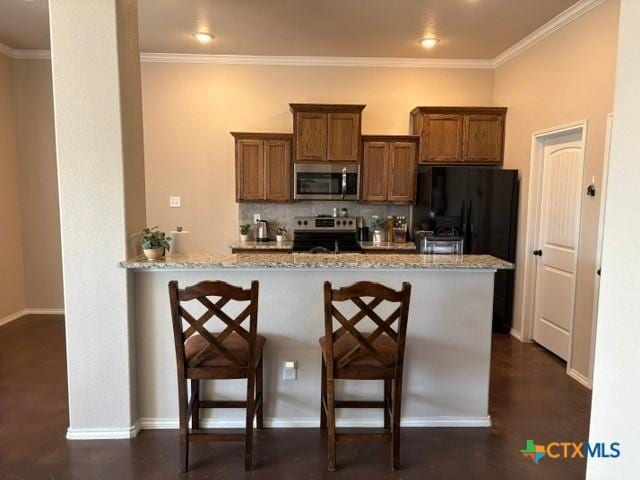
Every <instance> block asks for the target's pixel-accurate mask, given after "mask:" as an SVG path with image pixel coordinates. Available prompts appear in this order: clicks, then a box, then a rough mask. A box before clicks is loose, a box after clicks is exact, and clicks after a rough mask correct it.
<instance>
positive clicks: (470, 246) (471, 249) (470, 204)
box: [467, 200, 473, 253]
mask: <svg viewBox="0 0 640 480" xmlns="http://www.w3.org/2000/svg"><path fill="white" fill-rule="evenodd" d="M472 207H473V200H469V207H468V208H467V221H468V222H469V236H468V237H467V238H468V240H467V242H468V245H467V247H468V251H469V253H471V252H473V220H471V214H472V210H471V209H472Z"/></svg>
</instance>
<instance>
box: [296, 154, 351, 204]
mask: <svg viewBox="0 0 640 480" xmlns="http://www.w3.org/2000/svg"><path fill="white" fill-rule="evenodd" d="M293 173H294V175H293V182H294V184H293V187H294V191H293V198H294V200H358V198H359V193H360V178H359V177H360V165H358V164H357V163H349V164H344V163H343V164H339V163H333V164H332V163H296V164H295V165H294V168H293Z"/></svg>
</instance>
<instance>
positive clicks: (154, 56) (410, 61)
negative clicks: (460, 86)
mask: <svg viewBox="0 0 640 480" xmlns="http://www.w3.org/2000/svg"><path fill="white" fill-rule="evenodd" d="M603 2H604V0H580V1H579V2H577V3H575V4H574V5H572V6H571V7H569V8H568V9H566V10H565V11H564V12H562V13H560V14H559V15H557V16H556V17H554V18H553V19H551V20H550V21H548V22H547V23H545V24H544V25H542V26H541V27H540V28H538V29H537V30H535V31H534V32H532V33H531V34H529V35H527V36H526V37H525V38H523V39H522V40H520V41H519V42H518V43H516V44H515V45H512V46H511V47H509V48H508V49H506V50H505V51H504V52H502V53H500V54H499V55H497V56H496V57H495V58H493V59H456V58H387V57H320V56H273V55H203V54H194V53H141V54H140V60H141V61H142V62H147V63H195V64H197V63H203V64H204V63H211V64H218V65H273V66H295V67H378V68H480V69H494V68H497V67H499V66H501V65H503V64H504V63H506V62H508V61H509V60H512V59H513V58H515V57H517V56H518V55H521V54H522V53H524V52H525V51H526V50H528V49H530V48H531V47H533V46H534V45H536V44H538V43H539V42H541V41H542V40H544V39H545V38H547V37H549V36H551V35H553V34H554V33H555V32H557V31H558V30H560V29H561V28H563V27H565V26H567V25H568V24H570V23H571V22H573V21H574V20H576V19H577V18H580V17H581V16H582V15H584V14H585V13H587V12H589V11H590V10H592V9H593V8H595V7H597V6H598V5H600V4H601V3H603ZM0 53H3V54H5V55H7V56H9V57H11V58H15V59H18V60H46V59H50V58H51V52H49V51H48V50H15V49H13V48H11V47H9V46H7V45H4V44H2V43H0Z"/></svg>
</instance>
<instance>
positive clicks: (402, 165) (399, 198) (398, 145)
mask: <svg viewBox="0 0 640 480" xmlns="http://www.w3.org/2000/svg"><path fill="white" fill-rule="evenodd" d="M416 167H417V165H416V144H415V143H413V142H392V143H391V144H390V145H389V196H388V199H389V201H390V202H405V203H412V202H414V201H415V198H416V196H415V192H416Z"/></svg>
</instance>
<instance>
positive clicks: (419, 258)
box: [120, 253, 514, 270]
mask: <svg viewBox="0 0 640 480" xmlns="http://www.w3.org/2000/svg"><path fill="white" fill-rule="evenodd" d="M120 266H121V267H123V268H127V269H132V270H163V269H167V270H195V269H227V268H230V269H233V268H237V269H316V268H320V269H355V270H358V269H382V270H384V269H399V270H402V269H405V270H414V269H425V270H512V269H513V268H514V265H513V264H512V263H509V262H505V261H504V260H500V259H498V258H495V257H492V256H491V255H419V254H406V253H404V254H389V253H382V254H375V253H369V254H366V255H363V254H360V253H341V254H337V255H336V254H309V253H293V254H291V253H255V254H254V253H238V254H233V253H228V254H188V255H175V256H172V257H169V258H164V259H161V260H147V259H146V258H145V257H144V256H139V257H136V258H134V259H131V260H127V261H123V262H120Z"/></svg>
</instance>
